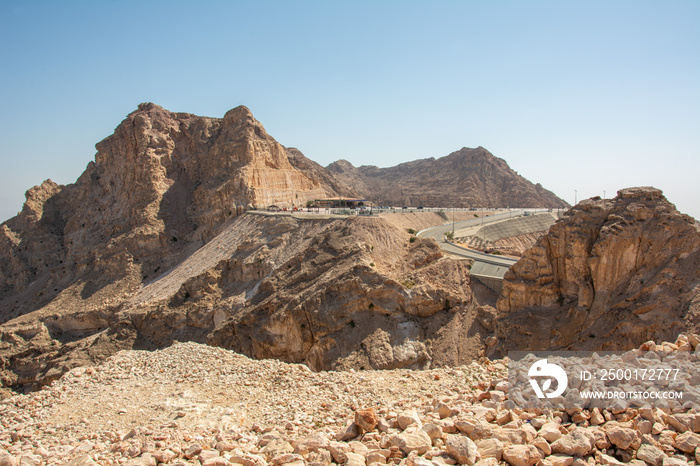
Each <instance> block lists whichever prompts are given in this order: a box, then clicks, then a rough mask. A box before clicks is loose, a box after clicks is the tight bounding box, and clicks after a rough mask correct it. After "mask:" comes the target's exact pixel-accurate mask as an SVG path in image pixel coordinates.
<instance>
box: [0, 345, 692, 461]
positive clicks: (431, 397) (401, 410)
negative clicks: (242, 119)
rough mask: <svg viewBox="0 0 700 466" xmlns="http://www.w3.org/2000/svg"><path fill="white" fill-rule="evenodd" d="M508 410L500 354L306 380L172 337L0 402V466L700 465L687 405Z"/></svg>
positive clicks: (285, 368)
mask: <svg viewBox="0 0 700 466" xmlns="http://www.w3.org/2000/svg"><path fill="white" fill-rule="evenodd" d="M697 342H698V340H697V337H691V338H687V337H685V336H681V337H679V339H678V340H677V341H676V342H675V343H674V344H671V343H665V344H664V345H663V346H664V348H667V349H668V348H678V349H679V350H683V349H685V350H687V351H692V352H694V354H695V356H694V357H695V358H696V359H697V358H698V357H699V356H700V345H697ZM693 343H695V345H694V344H693ZM647 346H649V345H647ZM510 406H511V404H510V403H509V400H508V381H507V360H501V361H489V360H483V361H482V362H480V363H477V362H474V363H471V364H470V365H464V366H460V367H454V368H440V369H432V370H424V371H411V370H405V369H402V370H391V371H359V372H354V371H348V372H312V371H310V370H309V369H308V368H307V367H306V366H304V365H300V364H287V363H282V362H279V361H273V360H263V361H255V360H251V359H248V358H247V357H245V356H242V355H239V354H236V353H234V352H231V351H227V350H224V349H221V348H213V347H209V346H205V345H200V344H196V343H176V344H174V345H173V346H171V347H169V348H166V349H163V350H159V351H155V352H145V351H133V350H130V351H122V352H120V353H118V354H116V355H114V356H112V357H111V358H109V359H108V360H107V361H105V362H104V363H103V364H101V365H99V366H96V367H87V368H85V367H81V368H75V369H73V370H71V371H70V372H68V373H66V374H65V375H64V376H63V377H62V378H61V379H59V380H57V381H55V382H54V383H53V384H52V385H51V386H47V387H45V388H44V389H42V390H41V391H38V392H34V393H30V394H27V395H16V396H13V397H10V398H6V399H5V400H3V401H2V402H1V403H0V419H1V421H0V426H1V428H0V465H3V466H4V465H20V464H21V465H43V464H69V465H73V466H77V465H94V464H106V465H110V464H126V465H157V464H172V465H177V464H179V465H199V464H201V465H231V464H242V465H246V466H253V465H264V464H275V465H283V464H294V465H305V464H309V465H330V464H348V465H369V464H406V465H442V464H468V465H474V464H477V465H480V466H482V465H483V466H486V465H497V464H510V465H512V466H530V465H536V464H539V465H552V466H564V465H567V466H568V465H572V464H576V465H584V464H612V465H616V464H622V463H623V462H624V463H629V464H636V465H640V466H642V465H644V464H649V465H654V466H669V465H685V464H697V463H698V461H700V448H699V447H700V435H698V433H700V413H698V412H697V408H692V409H688V408H687V407H686V408H683V407H681V406H677V407H676V408H667V409H666V410H665V411H664V410H662V409H660V408H656V409H651V408H640V409H638V410H637V409H628V410H619V409H616V410H606V409H603V410H599V409H598V408H594V409H592V410H590V411H588V410H583V411H576V412H569V413H566V412H562V411H545V412H526V411H523V410H518V409H509V408H510Z"/></svg>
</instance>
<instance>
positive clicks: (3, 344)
mask: <svg viewBox="0 0 700 466" xmlns="http://www.w3.org/2000/svg"><path fill="white" fill-rule="evenodd" d="M96 148H97V154H96V155H95V160H94V161H93V162H90V163H89V164H88V167H87V169H86V170H85V172H84V173H83V174H82V175H81V176H80V177H79V178H78V180H76V182H75V183H73V184H69V185H65V186H64V185H59V184H56V183H54V182H53V181H51V180H46V181H45V182H44V183H42V184H41V185H39V186H35V187H33V188H31V189H29V190H28V191H27V193H26V202H25V204H24V206H23V209H22V211H21V212H20V213H19V214H18V215H17V216H15V217H13V218H11V219H9V220H7V221H6V222H4V223H3V224H2V225H1V226H0V398H1V399H0V414H1V415H2V420H1V421H0V427H1V429H0V466H2V465H20V464H22V465H24V464H26V465H30V464H31V465H33V464H72V465H75V466H77V465H91V464H126V465H134V466H135V465H157V464H186V465H197V464H200V465H201V464H203V465H229V464H243V465H247V466H251V465H255V464H260V465H262V464H275V465H282V464H295V465H303V464H313V465H330V464H349V465H365V464H367V465H368V464H387V463H388V464H406V465H412V464H418V465H429V464H430V465H441V464H468V465H470V466H472V465H474V464H479V465H480V466H487V465H496V464H510V465H512V466H534V465H536V464H540V465H542V466H546V465H552V466H561V465H566V466H568V465H572V464H575V465H576V466H582V465H584V464H612V465H617V464H623V463H629V464H635V465H642V464H650V465H654V466H667V465H668V466H670V465H683V464H693V463H697V462H698V455H700V450H699V449H698V447H700V436H699V435H698V433H700V407H699V406H698V404H697V402H698V401H700V400H694V399H691V400H690V401H688V402H687V403H678V402H675V403H665V404H662V405H655V406H633V405H625V406H620V405H615V404H611V405H605V406H596V407H594V408H590V407H586V408H580V409H575V410H571V409H570V410H566V409H534V410H533V409H523V408H521V407H518V406H517V404H515V403H514V400H512V399H510V398H509V381H508V368H509V367H510V364H511V363H510V361H509V359H508V357H507V356H508V353H509V352H510V351H516V350H520V351H535V350H551V351H553V350H568V351H571V350H589V351H601V350H620V351H626V350H635V351H637V352H636V353H633V354H634V357H635V358H636V357H643V356H644V354H645V353H646V352H649V351H651V350H662V351H664V352H671V353H673V352H683V353H684V354H685V353H687V354H688V355H689V356H688V357H690V358H694V359H691V360H692V361H695V362H697V359H698V354H699V353H698V351H700V350H699V349H698V337H697V334H698V333H699V331H700V225H699V224H698V222H697V221H696V220H695V219H693V218H691V217H689V216H687V215H684V214H682V213H680V212H678V211H677V209H676V208H675V206H674V205H673V204H672V203H671V202H670V201H669V200H667V199H666V198H665V197H664V196H663V193H662V192H661V191H660V190H658V189H656V188H653V187H634V188H622V189H620V190H619V191H618V193H617V196H615V197H614V198H612V199H600V198H592V199H587V200H584V201H581V202H580V203H578V204H577V205H576V206H572V207H570V206H568V205H567V204H566V203H565V202H564V201H562V200H561V199H558V198H557V197H556V196H555V195H554V194H552V193H551V192H549V191H547V190H546V189H544V188H543V187H542V186H541V185H539V184H534V183H532V182H530V181H528V180H525V179H524V178H522V177H521V176H519V175H517V173H515V172H514V171H513V170H511V169H510V168H509V167H508V165H507V163H506V162H505V161H504V160H502V159H499V158H497V157H495V156H493V155H492V154H491V153H489V152H488V151H487V150H486V149H484V148H481V147H479V148H476V149H467V148H462V149H460V150H457V151H455V152H453V153H451V154H449V155H447V156H445V157H442V158H438V159H434V158H432V159H423V160H419V161H414V162H408V163H406V164H401V165H398V166H396V167H392V168H377V167H359V168H356V167H354V166H352V165H351V164H350V163H349V162H347V161H342V160H341V161H338V162H336V163H334V164H331V165H330V166H328V167H322V166H321V165H319V164H317V163H315V162H313V161H311V160H309V159H307V158H306V157H304V155H303V154H302V153H301V152H300V151H299V150H298V149H294V148H287V147H284V146H282V145H281V144H279V143H278V142H277V141H276V140H275V139H274V138H273V137H272V136H270V135H269V134H268V133H267V132H266V131H265V129H264V127H263V126H262V124H261V123H260V122H259V121H257V120H256V119H255V118H254V117H253V115H252V113H251V112H250V111H249V110H248V109H247V108H245V107H237V108H235V109H232V110H230V111H229V112H227V113H226V115H225V116H224V117H223V118H209V117H200V116H196V115H192V114H188V113H173V112H169V111H167V110H165V109H163V108H161V107H159V106H157V105H155V104H151V103H148V104H141V105H139V107H138V109H137V110H136V111H134V112H133V113H131V114H129V115H128V116H127V117H126V119H124V121H122V123H120V124H119V126H117V128H116V129H115V131H114V134H112V135H110V136H108V137H107V138H105V139H104V140H103V141H101V142H99V143H98V144H97V145H96ZM444 186H451V187H453V189H452V190H451V191H449V192H445V190H444V189H443V188H442V187H444ZM348 198H352V199H361V200H362V202H363V204H364V203H366V204H367V205H369V206H372V205H374V206H383V205H391V206H398V207H399V208H398V209H396V210H395V211H394V212H387V211H385V212H383V213H379V214H377V213H373V212H371V211H369V212H368V211H365V210H363V209H358V210H353V211H348V210H347V209H342V210H339V211H327V212H326V211H324V212H320V211H319V212H317V213H308V212H302V211H303V210H305V208H306V207H307V206H313V205H314V203H316V202H317V201H318V200H326V202H327V201H328V200H332V199H348ZM272 205H274V206H276V209H275V212H271V211H270V210H271V209H269V208H268V207H270V206H272ZM406 206H410V207H412V208H411V209H403V208H402V207H406ZM279 207H282V208H287V209H288V210H287V211H282V212H278V211H277V208H279ZM429 207H437V209H434V210H430V209H428V208H429ZM512 207H517V208H522V209H526V208H527V209H535V210H536V211H537V212H536V215H525V214H524V213H523V214H522V215H521V216H518V218H514V219H511V218H508V219H505V217H504V221H503V222H499V223H488V224H487V225H478V226H473V227H469V228H471V229H465V230H461V231H457V232H456V233H457V234H456V236H457V240H458V241H460V242H461V244H462V246H464V247H465V248H466V249H467V250H471V251H474V252H475V253H479V254H481V255H479V254H476V255H470V256H468V257H469V258H467V257H465V256H464V255H461V254H459V253H455V250H454V249H450V250H449V251H448V249H447V248H446V244H447V243H445V242H444V241H443V240H442V239H440V238H433V237H426V236H422V235H419V232H421V231H424V230H426V229H429V228H433V227H440V226H446V225H450V224H453V222H455V223H456V222H465V221H467V220H474V219H475V218H477V219H480V218H481V217H484V216H487V215H491V214H498V213H501V214H502V215H505V214H503V212H506V213H508V212H512V211H511V210H499V209H509V208H512ZM295 208H297V209H298V210H294V209H295ZM522 212H525V211H524V210H523V211H522ZM368 213H370V214H369V215H368ZM528 214H529V211H528ZM479 216H481V217H479ZM506 222H507V223H506ZM484 252H486V253H496V255H493V254H492V255H491V256H489V254H483V253H484ZM504 254H505V255H510V256H513V257H514V259H512V262H513V263H514V265H512V266H508V270H507V271H504V273H505V274H501V275H499V276H495V277H492V278H493V280H497V281H498V282H499V287H498V288H497V289H498V290H499V291H494V287H493V286H486V285H485V283H486V282H485V281H483V282H482V280H483V278H482V279H480V278H478V277H477V276H476V275H472V274H471V270H472V267H473V266H474V264H475V263H477V262H479V261H482V262H484V263H486V264H488V263H489V261H490V260H491V261H495V260H496V259H495V258H497V257H500V256H503V255H504ZM489 257H491V258H489ZM518 258H519V260H517V262H515V261H516V259H518ZM692 380H695V379H692Z"/></svg>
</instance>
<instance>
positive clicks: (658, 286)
mask: <svg viewBox="0 0 700 466" xmlns="http://www.w3.org/2000/svg"><path fill="white" fill-rule="evenodd" d="M699 283H700V231H699V229H698V226H697V224H696V223H695V222H694V220H693V219H692V218H690V217H688V216H686V215H682V214H680V213H679V212H678V211H677V210H676V209H675V207H674V206H673V205H672V204H671V203H669V202H668V201H667V200H666V199H665V198H664V197H663V195H662V193H661V191H660V190H658V189H655V188H629V189H623V190H621V191H619V192H618V195H617V197H616V198H615V199H611V200H601V199H600V198H593V199H589V200H587V201H583V202H581V203H580V204H579V205H578V206H576V207H574V208H572V209H571V210H570V211H569V212H568V213H567V215H566V217H564V218H563V219H561V220H559V221H558V222H557V223H556V224H555V225H553V226H552V228H551V229H550V231H549V233H548V234H547V235H546V236H543V237H542V238H540V240H539V241H538V242H537V244H536V245H535V247H533V248H532V249H530V250H528V251H527V252H526V253H525V254H524V256H523V258H522V259H521V260H520V261H518V262H517V263H516V264H515V265H514V266H513V267H512V268H511V269H510V271H509V272H508V273H507V274H506V276H505V281H504V286H503V290H502V292H501V296H500V298H499V300H498V311H499V313H500V316H499V326H498V330H497V334H498V336H499V340H500V342H501V346H500V348H501V350H503V351H507V350H513V349H565V348H567V349H591V350H593V349H610V350H613V349H629V348H632V347H635V346H638V345H639V344H641V343H642V342H644V341H647V340H660V339H664V338H665V339H670V338H671V337H672V336H674V335H677V334H678V333H680V332H681V331H682V330H683V329H686V328H688V329H697V328H698V325H700V297H699V296H700V287H699Z"/></svg>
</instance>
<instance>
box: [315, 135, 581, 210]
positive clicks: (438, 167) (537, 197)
mask: <svg viewBox="0 0 700 466" xmlns="http://www.w3.org/2000/svg"><path fill="white" fill-rule="evenodd" d="M327 168H328V170H329V171H331V172H333V173H335V174H336V175H337V176H338V178H340V179H341V180H343V181H344V182H345V183H346V184H347V185H350V186H353V188H355V190H356V191H357V192H358V194H359V195H361V196H363V197H365V198H367V199H368V200H370V201H372V202H374V203H375V204H377V205H390V206H425V207H445V206H457V207H459V206H463V207H472V206H473V207H496V208H499V207H551V208H559V207H567V206H568V204H567V203H566V202H564V201H563V200H561V199H559V198H558V197H557V196H555V195H554V194H553V193H552V192H550V191H547V190H546V189H544V188H543V187H542V186H541V185H540V184H533V183H531V182H530V181H528V180H526V179H525V178H523V177H522V176H520V175H518V174H517V173H516V172H514V171H513V170H512V169H511V168H510V167H509V166H508V164H507V163H506V162H505V160H503V159H500V158H498V157H494V156H493V155H492V154H491V153H490V152H489V151H487V150H486V149H484V148H483V147H478V148H476V149H468V148H462V149H460V150H458V151H456V152H453V153H451V154H450V155H447V156H445V157H440V158H438V159H435V158H429V159H422V160H415V161H412V162H407V163H402V164H399V165H396V166H395V167H390V168H378V167H375V166H361V167H354V166H353V165H352V164H351V163H350V162H348V161H346V160H340V161H338V162H334V163H332V164H331V165H329V166H328V167H327Z"/></svg>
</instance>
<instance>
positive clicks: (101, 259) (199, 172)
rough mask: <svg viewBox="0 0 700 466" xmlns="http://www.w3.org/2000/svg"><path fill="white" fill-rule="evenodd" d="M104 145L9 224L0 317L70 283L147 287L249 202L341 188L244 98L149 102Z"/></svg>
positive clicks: (0, 271)
mask: <svg viewBox="0 0 700 466" xmlns="http://www.w3.org/2000/svg"><path fill="white" fill-rule="evenodd" d="M96 147H97V154H96V155H95V161H94V162H90V163H89V164H88V166H87V169H86V170H85V172H84V173H83V174H82V175H81V176H80V178H79V179H78V180H77V181H76V183H75V184H71V185H67V186H59V185H57V184H56V183H54V182H52V181H51V180H47V181H46V182H44V183H43V184H42V185H41V186H37V187H34V188H32V189H30V190H29V191H27V194H26V197H27V201H26V203H25V205H24V208H23V210H22V212H21V213H20V214H19V215H18V216H16V217H14V218H12V219H10V220H8V221H7V222H5V223H3V224H2V226H1V227H0V322H4V321H7V320H9V319H10V318H13V317H16V316H18V315H22V314H25V313H27V312H31V311H33V310H35V309H37V308H40V307H42V306H44V305H46V304H48V303H50V302H53V301H56V299H59V300H60V296H59V295H60V294H61V293H62V292H63V290H65V289H67V288H71V287H72V293H73V294H79V295H81V297H82V298H83V299H92V301H94V303H93V304H97V303H101V304H104V302H105V300H106V299H107V298H106V296H101V293H100V290H103V289H104V288H105V287H106V286H108V285H110V284H117V283H118V284H119V285H118V287H120V288H129V289H131V290H135V289H137V288H138V286H139V285H140V283H141V282H142V281H148V280H149V279H152V278H153V276H154V275H155V274H158V273H159V272H161V271H163V270H164V269H166V268H168V267H171V266H172V265H174V264H176V263H177V262H178V261H179V260H181V259H182V257H183V255H186V254H188V253H189V252H191V250H192V248H193V247H197V246H199V245H201V244H202V243H203V242H206V241H208V240H210V239H211V238H212V237H213V236H214V235H215V234H216V233H218V232H219V231H220V228H221V227H222V226H223V225H224V224H225V223H226V222H227V221H229V220H231V219H232V218H234V217H235V216H237V215H239V214H241V213H242V212H243V211H244V210H246V209H247V208H249V207H253V206H261V207H266V206H268V205H270V204H278V205H287V206H290V207H291V206H293V205H299V206H302V205H305V203H306V201H307V200H310V199H314V198H318V197H326V196H330V195H338V194H339V193H337V192H336V191H334V190H333V189H332V188H331V187H329V186H328V185H327V184H325V182H324V181H323V180H320V179H318V178H315V177H314V174H313V172H311V171H308V172H305V171H302V170H299V169H297V168H295V167H294V166H292V164H291V163H290V161H289V159H288V153H287V149H286V148H284V147H283V146H282V145H280V144H279V143H278V142H277V141H275V140H274V139H273V138H272V137H271V136H269V135H268V134H267V133H266V132H265V129H264V128H263V126H262V125H261V124H260V123H259V122H258V121H257V120H255V118H253V115H252V114H251V113H250V111H249V110H248V109H247V108H245V107H237V108H235V109H233V110H231V111H229V112H228V113H226V115H225V116H224V118H207V117H199V116H195V115H191V114H187V113H172V112H169V111H167V110H165V109H163V108H161V107H159V106H157V105H155V104H150V103H149V104H141V105H140V106H139V108H138V110H136V111H135V112H133V113H131V114H130V115H129V116H127V118H126V119H125V120H124V121H123V122H122V123H121V124H120V125H119V126H118V127H117V128H116V130H115V131H114V134H112V135H111V136H109V137H107V138H106V139H104V140H103V141H101V142H99V143H98V144H97V145H96ZM294 159H295V161H296V164H297V165H301V166H304V164H305V163H306V164H307V165H310V164H312V162H310V161H306V162H305V161H304V159H305V158H304V156H303V155H301V153H299V152H298V151H294ZM337 186H339V185H337ZM343 189H344V188H343ZM341 194H344V195H347V194H348V193H347V192H341ZM102 294H104V293H102Z"/></svg>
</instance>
